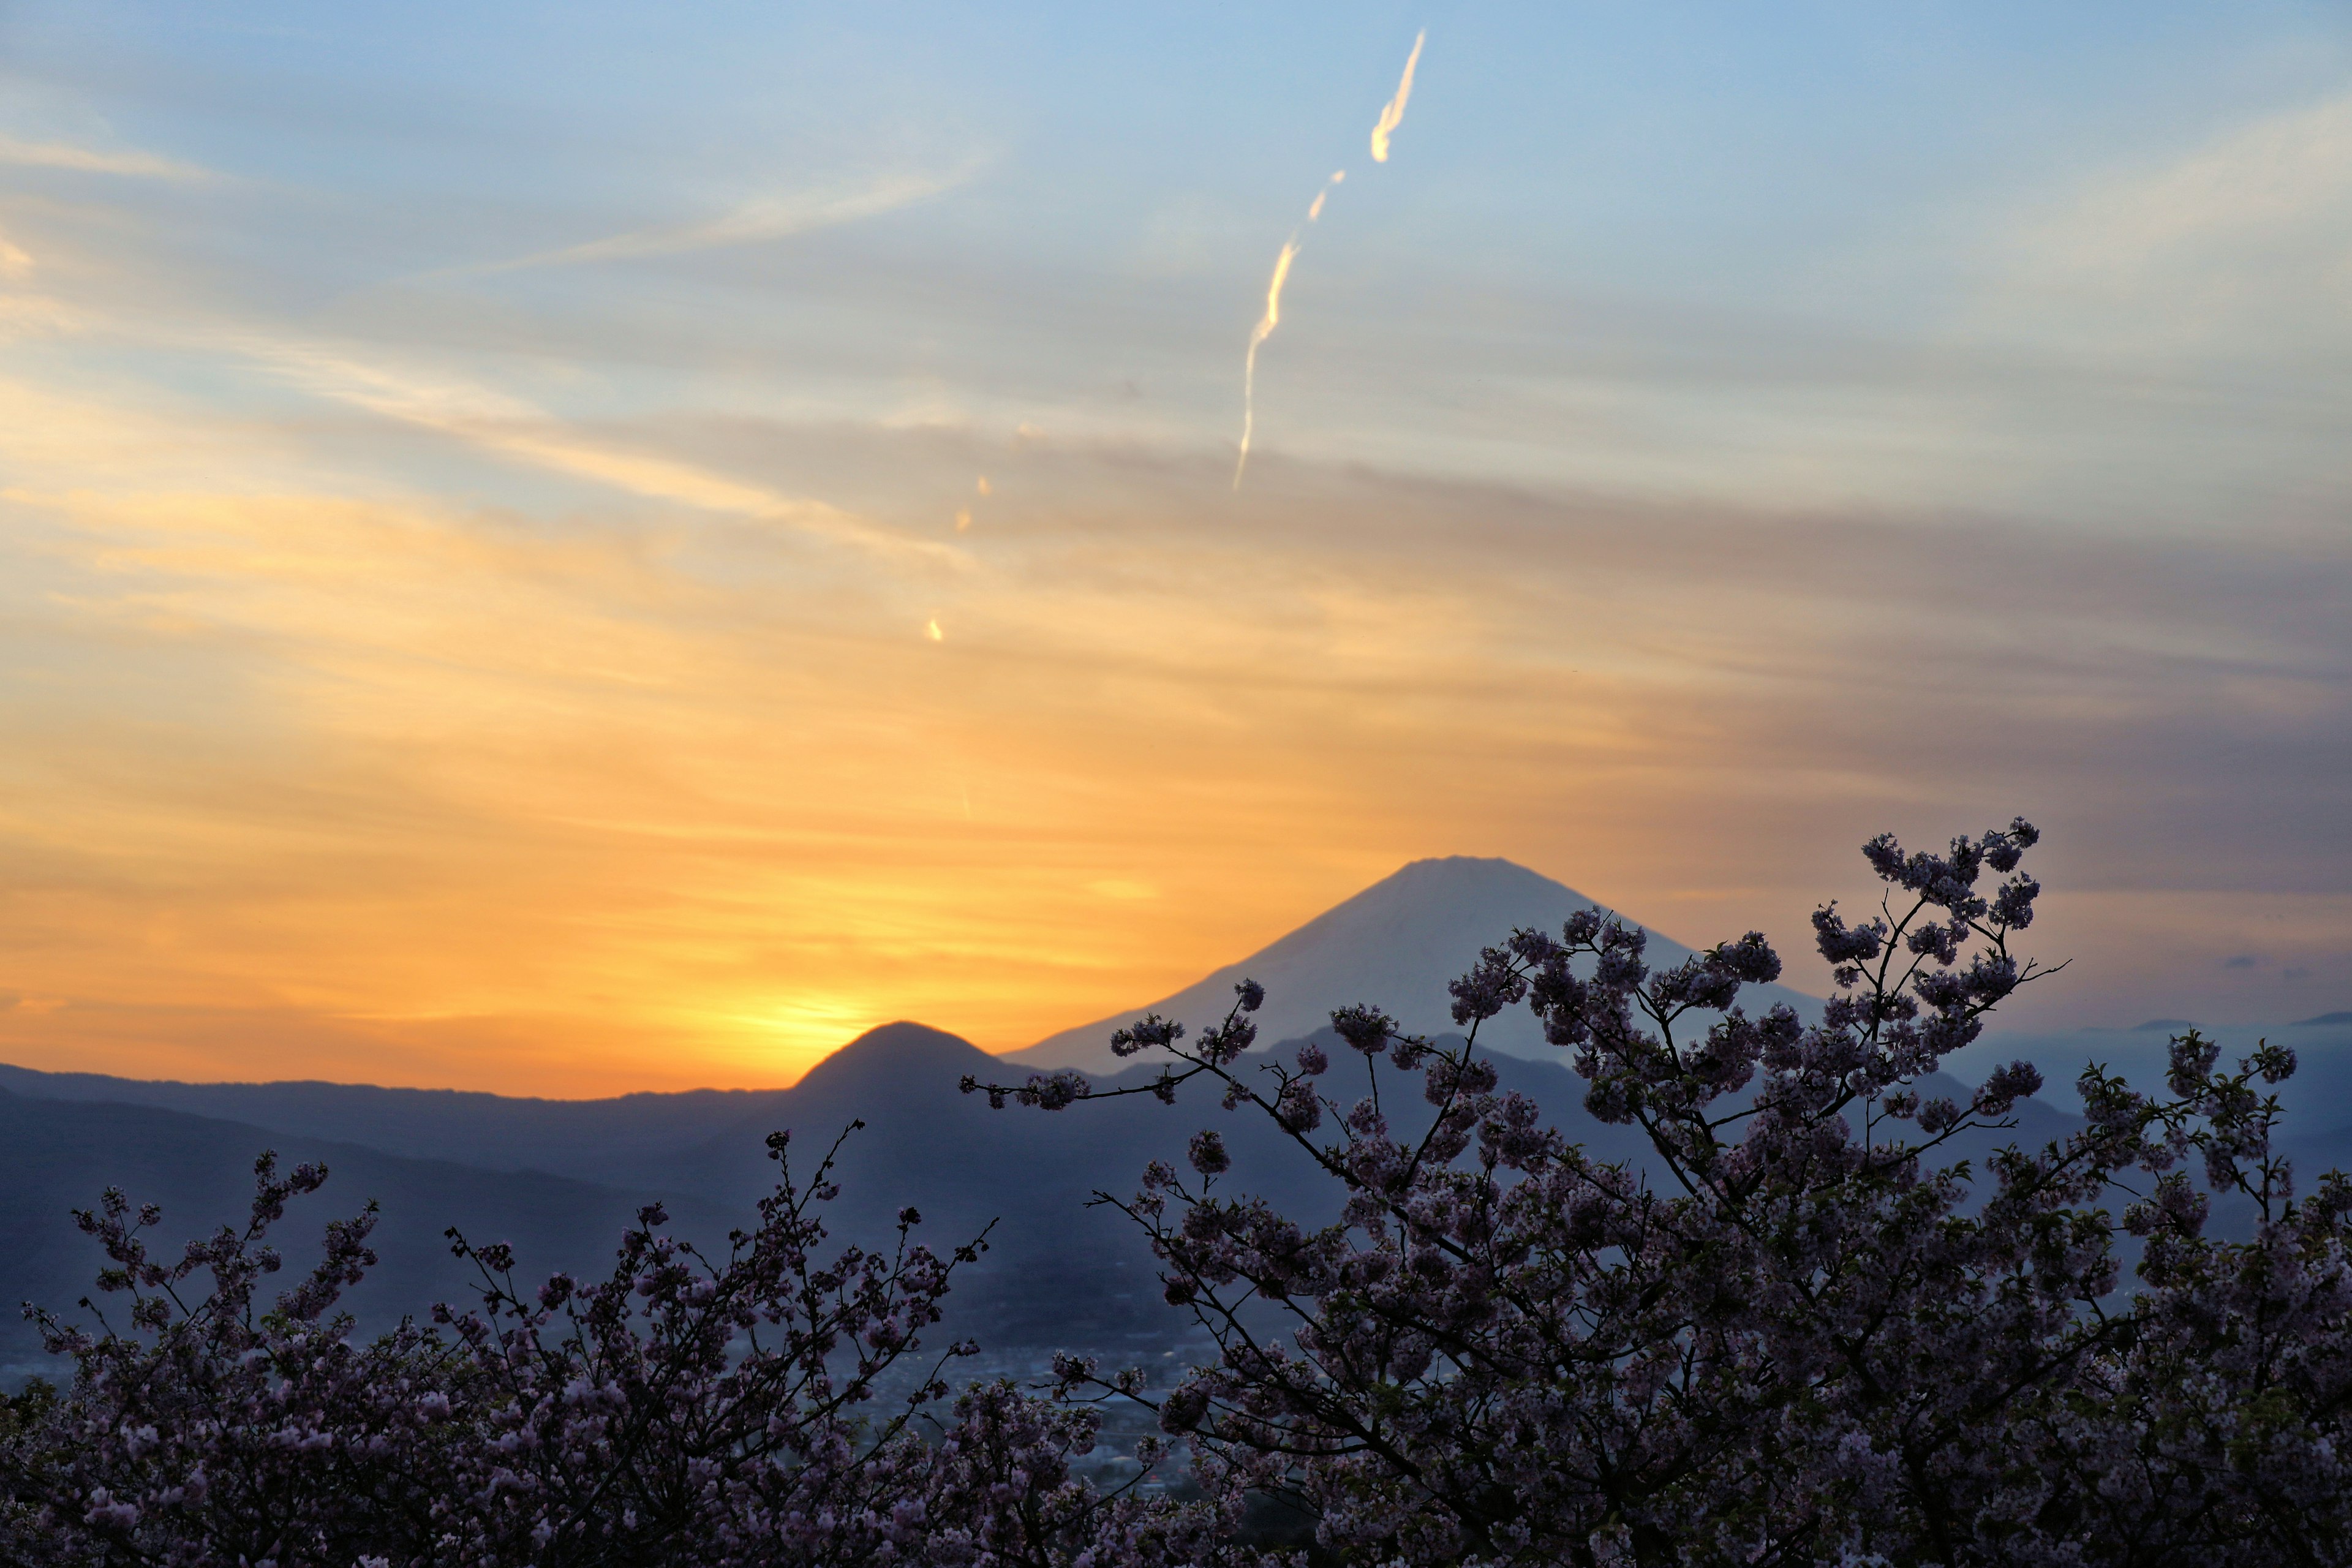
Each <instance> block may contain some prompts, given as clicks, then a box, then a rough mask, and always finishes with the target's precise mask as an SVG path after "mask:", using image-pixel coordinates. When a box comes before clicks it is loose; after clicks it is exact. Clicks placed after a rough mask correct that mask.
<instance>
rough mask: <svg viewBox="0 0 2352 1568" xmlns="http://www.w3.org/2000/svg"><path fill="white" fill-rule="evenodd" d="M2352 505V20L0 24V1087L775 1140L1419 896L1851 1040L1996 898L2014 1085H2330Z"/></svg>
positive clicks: (106, 13)
mask: <svg viewBox="0 0 2352 1568" xmlns="http://www.w3.org/2000/svg"><path fill="white" fill-rule="evenodd" d="M1417 37H1420V38H1424V39H1425V41H1424V42H1423V45H1422V48H1421V52H1420V54H1419V56H1418V58H1417V61H1416V65H1415V76H1414V81H1413V86H1412V93H1411V96H1410V98H1409V100H1408V102H1407V104H1406V106H1405V110H1404V113H1403V116H1402V121H1401V123H1400V124H1399V125H1398V126H1397V128H1396V130H1395V131H1394V132H1393V135H1392V137H1391V145H1390V148H1389V152H1390V156H1389V157H1388V159H1387V160H1386V161H1385V162H1375V161H1373V159H1372V158H1371V156H1370V142H1369V138H1370V132H1371V130H1372V127H1373V125H1374V124H1375V122H1376V121H1378V120H1379V119H1380V118H1381V110H1382V108H1383V106H1384V105H1385V104H1387V103H1389V102H1390V101H1391V98H1392V95H1394V94H1395V93H1396V92H1397V90H1398V87H1399V79H1400V75H1401V72H1402V67H1403V65H1404V62H1405V60H1406V58H1407V57H1408V55H1409V53H1410V52H1411V51H1412V49H1413V47H1414V44H1415V40H1416V38H1417ZM1336 171H1345V174H1346V178H1345V179H1344V181H1342V182H1340V183H1339V184H1328V181H1329V179H1330V177H1331V176H1332V175H1333V174H1334V173H1335V172H1336ZM1318 193H1320V194H1322V195H1324V196H1325V198H1326V200H1325V205H1323V207H1322V210H1321V213H1320V216H1319V217H1318V218H1317V219H1316V220H1315V221H1313V222H1311V223H1310V222H1308V221H1307V211H1308V207H1309V204H1310V203H1312V202H1314V201H1315V200H1316V198H1317V197H1318ZM1294 242H1295V244H1296V246H1297V249H1296V252H1295V258H1294V260H1293V262H1292V264H1291V266H1290V267H1289V268H1288V270H1287V272H1286V278H1285V281H1284V289H1283V293H1282V296H1281V300H1280V311H1279V322H1278V325H1277V326H1276V328H1275V329H1274V330H1273V331H1271V332H1270V333H1268V334H1266V335H1265V341H1264V342H1262V343H1261V344H1260V346H1259V351H1258V354H1257V359H1256V365H1255V407H1254V423H1253V432H1252V434H1253V446H1252V450H1251V453H1250V456H1249V462H1248V467H1247V468H1246V471H1245V472H1244V474H1243V475H1242V477H1241V482H1240V483H1239V484H1238V486H1237V485H1236V484H1235V464H1236V458H1237V455H1238V451H1237V447H1238V442H1239V440H1240V437H1241V430H1242V416H1243V406H1242V398H1243V372H1244V353H1245V351H1246V349H1247V347H1248V345H1249V342H1250V339H1251V336H1252V331H1253V328H1254V327H1255V326H1258V325H1259V324H1260V323H1261V322H1262V321H1263V319H1264V317H1265V314H1266V308H1267V289H1268V285H1269V281H1270V278H1271V275H1272V272H1273V269H1274V266H1275V262H1276V257H1277V255H1278V254H1280V253H1281V252H1282V250H1283V248H1284V247H1285V246H1286V243H1294ZM2347 426H2352V15H2347V12H2346V11H2345V10H2344V9H2343V8H2342V7H2341V6H2340V5H2273V4H2264V3H2261V0H2250V3H2248V4H2243V5H2231V6H2212V5H2167V4H2161V3H2148V4H2134V5H2079V6H2069V7H2063V8H2054V9H2053V8H2052V7H2048V6H2039V5H1993V4H1969V5H1901V6H1887V5H1848V6H1819V5H1789V6H1774V7H1755V6H1748V5H1685V6H1675V7H1659V6H1628V5H1592V4H1566V5H1559V4H1555V5H1515V6H1506V5H1466V4H1454V5H1424V6H1421V7H1419V8H1415V7H1411V6H1406V5H1392V4H1388V3H1386V0H1375V3H1372V4H1358V5H1290V6H1282V7H1268V6H1261V5H1247V6H1244V5H1203V4H1197V3H1196V4H1188V5H1122V6H1109V7H1105V6H1096V5H1043V4H1023V5H1000V6H989V7H977V6H925V5H899V4H877V5H856V6H850V5H807V6H792V7H785V6H777V5H719V4H714V5H700V6H694V7H677V6H631V7H624V6H615V5H600V4H587V3H579V0H574V3H572V4H567V5H562V6H556V5H521V4H509V3H503V0H470V3H468V4H467V5H426V4H416V3H413V0H412V3H409V4H403V5H377V4H362V3H352V4H344V5H332V6H330V5H317V4H311V5H264V4H252V5H237V6H186V5H125V4H118V3H115V0H75V3H72V4H47V3H26V0H15V3H7V4H0V1058H4V1059H6V1060H9V1061H13V1062H16V1063H18V1064H20V1065H26V1066H32V1067H39V1068H76V1069H82V1070H93V1071H104V1072H115V1073H124V1074H131V1075H134V1076H142V1077H175V1078H186V1079H268V1078H295V1077H307V1078H325V1079H345V1080H353V1079H356V1080H365V1081H373V1082H382V1083H397V1084H420V1085H444V1086H456V1087H466V1088H478V1089H497V1090H500V1091H504V1092H512V1093H537V1094H549V1095H565V1096H570V1095H591V1094H607V1093H616V1092H623V1091H627V1090H634V1089H678V1088H686V1087H690V1086H696V1085H717V1086H759V1085H772V1084H781V1083H786V1082H790V1081H791V1080H793V1079H795V1078H796V1077H798V1075H799V1074H800V1073H801V1072H803V1071H804V1070H805V1069H806V1068H808V1067H809V1066H810V1065H811V1064H812V1063H813V1062H814V1061H815V1060H817V1059H819V1058H821V1057H822V1056H823V1055H824V1053H825V1052H826V1051H828V1050H830V1049H833V1048H834V1047H837V1046H838V1045H840V1044H841V1043H843V1042H844V1041H845V1040H846V1039H848V1038H850V1037H852V1036H854V1035H856V1033H857V1032H859V1031H860V1030H862V1029H864V1028H866V1027H867V1026H872V1025H875V1024H877V1023H881V1022H884V1021H887V1020H889V1019H893V1018H899V1017H911V1018H918V1019H920V1020H922V1021H925V1022H927V1023H929V1024H932V1025H935V1026H940V1027H942V1028H947V1029H951V1030H954V1031H956V1032H958V1033H960V1034H962V1035H964V1036H966V1037H969V1038H971V1039H972V1040H973V1041H975V1042H976V1043H978V1044H980V1045H982V1046H983V1047H988V1048H991V1049H995V1050H1012V1049H1016V1048H1019V1047H1023V1046H1025V1045H1028V1044H1030V1043H1032V1042H1034V1041H1035V1040H1037V1039H1039V1038H1041V1037H1044V1036H1046V1035H1048V1034H1051V1033H1053V1032H1055V1031H1056V1030H1059V1029H1062V1028H1065V1027H1067V1026H1072V1025H1075V1024H1077V1023H1080V1022H1083V1021H1085V1020H1087V1019H1088V1018H1093V1017H1097V1016H1103V1015H1105V1014H1107V1013H1110V1012H1113V1011H1115V1010H1117V1009H1119V1008H1121V1007H1125V1006H1129V1005H1139V1004H1141V1003H1143V1002H1145V1001H1148V1000H1150V998H1152V997H1154V996H1158V995H1160V994H1164V993H1166V992H1169V991H1171V990H1173V989H1175V988H1177V987H1178V986H1180V985H1182V984H1186V983H1188V982H1190V981H1191V980H1192V979H1195V978H1197V977H1198V976H1199V975H1200V974H1201V973H1204V972H1206V971H1207V970H1209V969H1211V968H1213V967H1215V966H1217V965H1219V964H1222V963H1228V962H1231V961H1232V960H1234V958H1236V957H1238V956H1240V955H1242V954H1244V953H1245V952H1250V951H1252V950H1253V949H1255V948H1256V947H1258V946H1260V945H1263V944H1264V943H1265V942H1268V941H1270V940H1272V939H1274V938H1275V937H1276V936H1278V935H1280V934H1281V933H1282V932H1284V931H1287V930H1289V929H1290V928H1292V927H1294V926H1296V925H1297V924H1299V923H1300V922H1302V921H1305V920H1307V919H1308V918H1310V917H1312V916H1313V915H1315V914H1317V913H1318V912H1319V911H1320V910H1323V909H1325V908H1327V907H1328V906H1329V905H1331V904H1332V903H1335V902H1337V901H1339V900H1340V899H1342V898H1345V897H1347V896H1348V895H1349V894H1351V893H1353V892H1355V891H1357V890H1358V889H1360V888H1362V887H1364V886H1366V885H1367V884H1369V883H1370V882H1372V881H1374V880H1376V879H1379V878H1381V877H1382V876H1384V875H1386V874H1388V873H1389V872H1391V871H1392V870H1394V869H1395V868H1397V867H1398V866H1399V865H1401V864H1402V863H1404V862H1405V861H1408V860H1411V859H1413V858H1419V857H1423V856H1429V855H1444V854H1457V853H1458V854H1476V855H1501V856H1507V857H1508V858H1511V859H1514V860H1517V861H1518V862H1520V863H1521V864H1524V865H1527V866H1529V867H1532V868H1535V869H1537V870H1538V871H1540V872H1543V873H1544V874H1546V875H1548V876H1551V877H1554V878H1557V879H1559V880H1561V881H1563V882H1565V883H1567V884H1569V885H1570V886H1571V887H1573V888H1576V889H1580V890H1581V891H1583V892H1585V893H1587V894H1589V895H1591V897H1593V898H1595V899H1597V900H1602V901H1605V902H1607V903H1609V904H1610V905H1612V906H1613V907H1616V908H1619V909H1622V910H1626V911H1627V912H1629V913H1632V914H1633V915H1635V916H1636V917H1638V918H1640V919H1642V920H1643V921H1647V922H1648V923H1650V924H1652V925H1654V926H1656V927H1657V928H1658V929H1660V930H1662V931H1664V932H1666V933H1667V934H1670V935H1672V936H1674V937H1675V938H1677V939H1679V940H1681V941H1684V942H1694V943H1701V944H1703V943H1706V942H1712V941H1717V940H1721V939H1723V938H1726V937H1730V936H1736V935H1737V934H1738V933H1739V932H1740V931H1745V930H1748V929H1749V928H1751V927H1759V928H1761V929H1763V930H1764V931H1767V932H1768V933H1770V934H1773V935H1775V936H1776V937H1777V938H1778V939H1779V940H1780V942H1781V943H1782V946H1783V948H1784V951H1785V952H1788V953H1789V954H1790V970H1789V979H1790V983H1792V984H1797V985H1799V986H1800V987H1801V988H1807V989H1819V988H1820V987H1821V985H1822V984H1823V976H1822V975H1821V974H1819V973H1816V971H1818V970H1819V968H1820V965H1819V964H1818V963H1814V962H1812V961H1811V959H1810V958H1809V957H1808V956H1807V954H1806V952H1805V950H1804V944H1803V942H1802V940H1801V939H1802V937H1803V935H1804V933H1805V930H1806V928H1805V916H1806V914H1807V913H1808V912H1809V911H1810V910H1811V908H1812V907H1813V906H1814V905H1815V904H1816V903H1817V902H1819V901H1820V900H1822V899H1825V898H1832V897H1836V898H1842V899H1844V900H1847V901H1848V902H1849V904H1851V903H1852V902H1853V901H1854V900H1859V899H1863V898H1865V897H1868V896H1869V893H1870V884H1869V882H1868V879H1867V874H1866V870H1865V868H1864V866H1863V864H1862V862H1861V860H1860V858H1858V857H1857V856H1856V855H1855V854H1854V853H1853V851H1854V848H1855V847H1856V846H1858V845H1859V844H1860V843H1861V842H1862V840H1864V838H1866V837H1870V836H1871V835H1872V834H1874V833H1876V832H1878V831H1880V830H1882V829H1891V830H1894V831H1895V832H1897V833H1898V834H1901V835H1903V836H1905V837H1906V838H1916V839H1919V840H1922V841H1927V842H1930V843H1932V842H1936V841H1938V840H1940V839H1941V838H1943V837H1947V836H1948V835H1950V834H1953V833H1957V832H1972V831H1977V830H1981V829H1982V828H1985V827H1987V826H1995V825H1999V824H2001V823H2005V822H2007V821H2008V820H2009V818H2010V817H2011V816H2013V815H2017V814H2020V813H2022V814H2024V815H2026V816H2030V817H2032V819H2033V820H2035V821H2036V822H2038V823H2039V824H2041V825H2042V827H2043V828H2044V830H2045V832H2046V834H2047V838H2046V840H2045V847H2044V848H2043V849H2042V851H2040V852H2039V855H2038V859H2039V863H2040V868H2041V872H2042V880H2043V882H2044V884H2045V886H2046V887H2047V888H2048V889H2049V891H2048V893H2047V895H2046V897H2045V900H2044V903H2043V913H2042V920H2041V921H2040V922H2039V923H2037V925H2036V926H2035V927H2034V929H2033V932H2032V936H2033V939H2034V942H2033V947H2034V951H2035V952H2038V953H2039V954H2040V955H2041V956H2042V957H2043V958H2044V959H2045V960H2048V961H2052V962H2054V961H2056V960H2058V959H2062V958H2063V959H2071V960H2072V961H2073V963H2072V964H2071V966H2070V967H2069V969H2068V970H2067V971H2066V972H2065V973H2063V975H2061V976H2059V977H2058V978H2056V979H2054V980H2053V981H2051V982H2049V983H2047V984H2043V985H2042V986H2040V987H2037V988H2035V989H2033V990H2032V991H2030V992H2029V993H2028V994H2026V995H2025V996H2024V997H2023V998H2021V1001H2020V1002H2019V1003H2018V1004H2017V1005H2016V1008H2015V1011H2014V1014H2013V1016H2014V1019H2015V1021H2016V1022H2017V1023H2018V1024H2019V1025H2021V1026H2031V1027H2035V1028H2044V1029H2049V1028H2072V1027H2076V1026H2124V1025H2128V1024H2130V1023H2133V1022H2136V1021H2137V1020H2139V1019H2142V1018H2147V1017H2155V1016H2168V1017H2195V1018H2200V1019H2203V1020H2209V1021H2211V1022H2215V1023H2244V1022H2256V1023H2259V1022H2263V1021H2282V1022H2283V1021H2287V1020H2292V1019H2294V1018H2300V1017H2304V1016H2310V1015H2313V1014H2316V1013H2319V1012H2322V1011H2326V1010H2331V1009H2336V1008H2344V1007H2352V829H2347V820H2352V815H2348V814H2347V806H2352V782H2347V781H2352V767H2347V764H2352V464H2347V458H2346V453H2347V450H2352V440H2347V435H2352V428H2347ZM1497 934H1500V933H1497ZM1369 1000H1377V999H1369Z"/></svg>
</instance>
